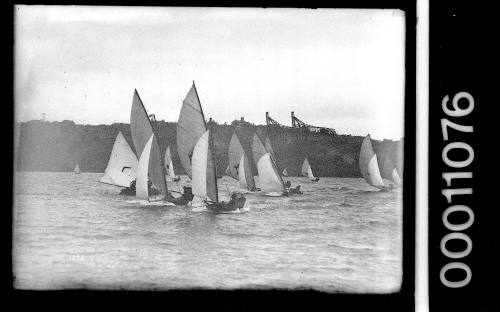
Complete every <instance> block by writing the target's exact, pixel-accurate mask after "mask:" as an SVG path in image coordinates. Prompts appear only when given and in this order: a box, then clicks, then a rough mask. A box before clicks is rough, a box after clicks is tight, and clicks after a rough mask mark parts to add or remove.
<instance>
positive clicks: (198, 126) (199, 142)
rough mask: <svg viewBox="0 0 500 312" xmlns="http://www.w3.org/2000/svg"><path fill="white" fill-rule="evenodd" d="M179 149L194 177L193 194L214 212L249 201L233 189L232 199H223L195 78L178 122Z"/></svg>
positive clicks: (240, 205) (187, 169)
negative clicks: (221, 200) (220, 194)
mask: <svg viewBox="0 0 500 312" xmlns="http://www.w3.org/2000/svg"><path fill="white" fill-rule="evenodd" d="M177 150H178V153H179V158H180V160H181V164H182V166H183V167H184V169H185V170H186V172H187V174H188V176H189V177H190V178H191V181H192V189H193V194H194V195H195V196H197V197H198V198H200V199H202V200H203V201H204V203H205V204H206V207H207V208H208V209H209V210H211V211H214V212H232V211H239V209H240V208H243V206H244V205H245V201H246V199H245V197H244V196H243V195H242V194H241V193H233V194H232V195H231V200H230V201H229V202H228V203H225V202H220V201H219V196H218V188H217V177H216V169H215V168H216V166H215V159H214V156H213V154H212V149H211V141H210V131H209V130H208V129H207V125H206V122H205V116H204V115H203V110H202V108H201V103H200V99H199V97H198V92H197V91H196V86H195V84H194V82H193V85H192V87H191V89H190V90H189V92H188V94H187V95H186V98H185V99H184V101H183V103H182V108H181V113H180V116H179V121H178V123H177Z"/></svg>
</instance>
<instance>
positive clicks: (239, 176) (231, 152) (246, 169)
mask: <svg viewBox="0 0 500 312" xmlns="http://www.w3.org/2000/svg"><path fill="white" fill-rule="evenodd" d="M228 161H229V165H228V167H227V170H226V171H227V173H228V175H229V176H230V177H232V178H233V179H235V180H237V181H239V185H240V188H242V189H247V190H249V191H252V192H253V191H255V190H256V188H255V181H254V178H253V174H252V167H251V166H250V160H249V159H248V157H247V156H246V154H245V151H244V150H243V146H242V145H241V143H240V140H239V139H238V136H237V135H236V132H235V133H233V136H232V137H231V141H230V142H229V148H228Z"/></svg>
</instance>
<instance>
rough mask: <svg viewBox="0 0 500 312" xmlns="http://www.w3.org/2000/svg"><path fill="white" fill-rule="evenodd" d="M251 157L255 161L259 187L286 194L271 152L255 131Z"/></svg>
mask: <svg viewBox="0 0 500 312" xmlns="http://www.w3.org/2000/svg"><path fill="white" fill-rule="evenodd" d="M252 152H253V158H254V161H255V162H257V171H258V173H259V183H260V189H261V190H262V192H264V193H279V194H280V195H284V194H286V190H285V184H284V182H283V178H282V177H281V175H280V174H279V172H278V169H276V165H275V163H274V161H273V160H272V158H271V153H270V152H269V151H268V150H267V149H266V148H265V147H264V145H263V144H262V141H261V140H260V138H259V136H258V135H257V133H256V134H255V135H254V137H253V146H252Z"/></svg>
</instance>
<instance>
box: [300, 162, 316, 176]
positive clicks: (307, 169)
mask: <svg viewBox="0 0 500 312" xmlns="http://www.w3.org/2000/svg"><path fill="white" fill-rule="evenodd" d="M302 175H303V176H305V177H308V178H309V179H311V180H314V179H315V178H316V177H315V176H314V174H313V172H312V169H311V165H309V160H307V157H306V159H304V162H303V163H302Z"/></svg>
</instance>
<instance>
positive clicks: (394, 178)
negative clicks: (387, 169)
mask: <svg viewBox="0 0 500 312" xmlns="http://www.w3.org/2000/svg"><path fill="white" fill-rule="evenodd" d="M392 182H394V184H395V185H396V186H401V184H403V182H402V181H401V178H400V177H399V174H398V170H397V169H396V168H394V169H392Z"/></svg>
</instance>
